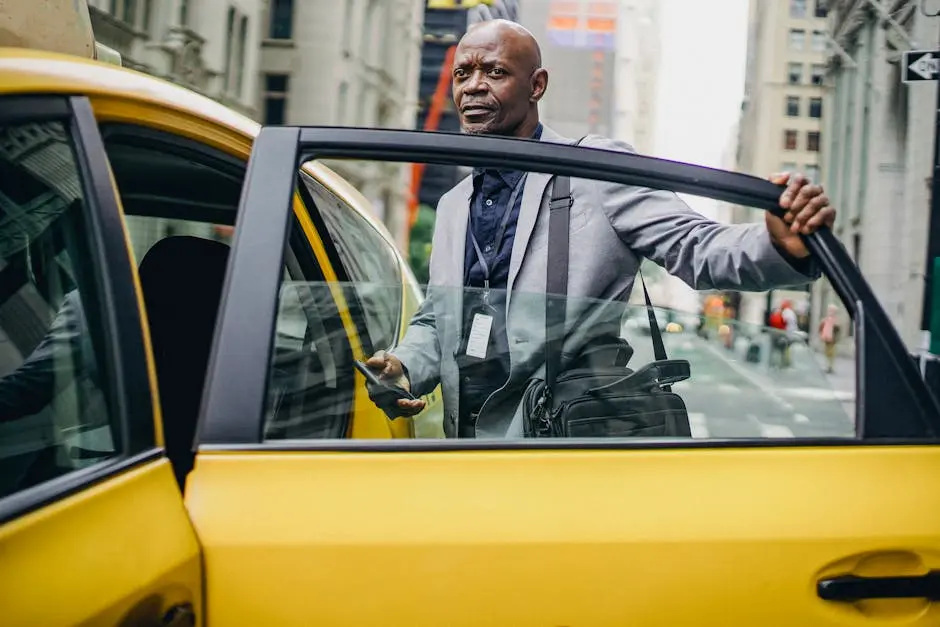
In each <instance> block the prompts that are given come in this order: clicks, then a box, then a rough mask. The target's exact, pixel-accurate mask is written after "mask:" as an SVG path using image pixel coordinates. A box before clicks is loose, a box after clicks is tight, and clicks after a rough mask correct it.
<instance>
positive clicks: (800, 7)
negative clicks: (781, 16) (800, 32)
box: [790, 0, 806, 18]
mask: <svg viewBox="0 0 940 627" xmlns="http://www.w3.org/2000/svg"><path fill="white" fill-rule="evenodd" d="M790 17H796V18H799V17H806V0H790Z"/></svg>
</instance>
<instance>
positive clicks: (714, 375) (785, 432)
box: [627, 332, 855, 438]
mask: <svg viewBox="0 0 940 627" xmlns="http://www.w3.org/2000/svg"><path fill="white" fill-rule="evenodd" d="M627 339H628V340H629V341H630V342H631V344H633V346H634V349H635V351H636V352H635V353H634V356H633V358H632V359H631V366H632V367H634V368H638V367H640V366H641V365H643V364H645V363H648V362H650V361H652V359H653V356H652V342H651V339H650V337H649V336H646V335H644V334H638V333H635V332H633V333H631V334H629V335H628V336H627ZM663 339H664V342H665V345H666V352H667V354H668V356H669V357H670V358H672V359H687V360H688V361H689V363H690V364H691V371H692V377H691V378H690V379H689V380H688V381H684V382H682V383H679V384H677V385H675V386H673V391H675V392H676V393H678V394H679V395H680V396H682V398H683V399H684V400H685V403H686V406H687V407H688V410H689V416H690V421H691V427H692V436H693V437H695V438H813V437H852V436H853V434H854V411H855V410H854V396H855V395H854V375H853V374H852V372H851V369H852V367H853V366H854V364H853V362H851V361H849V360H840V363H838V364H837V369H836V372H835V374H833V375H827V374H826V373H825V369H824V367H823V365H822V361H821V360H820V358H819V356H818V355H816V354H815V353H813V352H812V351H811V350H810V349H809V348H808V347H806V346H804V345H794V346H793V347H792V348H791V351H792V363H793V365H792V366H791V367H790V368H788V369H785V370H773V369H771V368H770V367H769V366H768V365H767V350H766V348H764V349H763V350H762V352H761V358H762V359H761V361H760V362H759V363H749V362H747V361H745V359H744V353H745V348H746V341H744V340H743V339H739V341H738V342H737V346H736V347H735V349H734V350H728V349H726V348H725V347H724V346H723V345H721V344H720V343H719V342H718V341H717V340H704V339H702V338H700V337H698V336H696V335H695V334H694V333H689V332H686V333H675V334H673V333H667V334H664V337H663Z"/></svg>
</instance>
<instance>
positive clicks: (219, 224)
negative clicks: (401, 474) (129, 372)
mask: <svg viewBox="0 0 940 627" xmlns="http://www.w3.org/2000/svg"><path fill="white" fill-rule="evenodd" d="M122 131H123V134H117V133H107V132H106V133H105V147H106V150H107V152H108V155H109V157H110V158H111V160H112V162H114V163H116V164H119V165H115V167H114V174H115V180H116V182H117V187H118V191H119V193H120V195H121V200H122V205H123V207H124V211H125V214H126V215H125V221H126V224H127V229H128V232H129V234H130V239H131V242H132V246H133V249H134V255H135V257H136V259H137V260H138V261H139V262H142V261H143V260H144V259H145V257H146V255H147V253H148V252H149V251H150V250H151V249H152V248H153V247H154V245H155V244H157V243H158V242H160V241H162V240H165V239H167V238H172V237H181V236H189V237H196V238H200V239H207V240H214V241H218V242H222V243H225V244H228V245H231V243H232V238H233V234H234V220H235V215H236V213H237V209H238V199H239V193H240V180H239V179H238V176H237V172H236V171H235V170H233V169H231V168H229V167H226V166H225V165H224V164H223V160H222V159H220V158H218V157H213V156H212V155H210V154H209V153H208V152H207V151H208V149H205V148H204V149H201V150H199V151H197V150H193V149H189V150H186V151H185V152H175V151H174V149H173V147H172V145H173V144H172V143H170V144H155V143H153V140H151V139H149V138H150V137H152V135H153V134H152V133H149V132H148V133H147V134H146V135H135V134H134V132H133V129H127V128H122ZM163 141H164V142H167V138H164V139H163ZM242 176H243V174H242ZM236 184H237V186H236ZM322 276H323V275H322V271H321V269H320V267H319V264H318V263H317V260H316V258H315V256H314V255H313V252H312V250H311V247H310V244H309V242H308V241H307V240H306V238H305V237H304V235H303V232H302V231H301V230H300V229H298V230H297V231H296V232H295V233H294V234H293V236H292V239H291V242H290V244H289V246H288V249H287V252H286V254H285V267H284V286H283V289H282V297H283V298H282V300H281V302H280V303H279V316H278V322H277V329H276V336H277V341H276V346H275V363H276V367H275V368H274V369H273V371H272V378H271V382H270V402H269V404H268V406H267V410H266V419H265V426H264V432H265V437H267V438H269V439H289V438H302V437H343V435H344V434H345V432H346V429H347V428H348V423H349V420H350V417H351V413H350V412H351V406H352V399H353V389H354V386H353V377H352V373H351V370H350V366H349V364H350V363H351V350H352V349H351V346H350V344H349V337H348V335H347V333H346V330H345V328H344V327H343V326H342V324H338V320H339V315H338V310H337V306H336V304H335V303H334V302H333V294H332V293H331V291H330V290H329V289H325V290H313V289H310V288H308V287H306V283H314V282H319V281H322ZM221 279H222V277H220V280H221ZM144 289H145V290H146V286H145V288H144ZM145 296H146V294H145ZM154 348H155V351H159V350H160V347H159V346H155V347H154ZM161 391H163V390H162V388H161ZM170 392H172V391H170Z"/></svg>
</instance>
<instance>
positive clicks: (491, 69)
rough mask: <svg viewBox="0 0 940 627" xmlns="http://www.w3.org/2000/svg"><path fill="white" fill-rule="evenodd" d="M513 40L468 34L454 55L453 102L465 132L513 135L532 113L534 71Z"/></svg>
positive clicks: (488, 35)
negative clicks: (515, 49) (530, 112)
mask: <svg viewBox="0 0 940 627" xmlns="http://www.w3.org/2000/svg"><path fill="white" fill-rule="evenodd" d="M520 57H524V55H519V54H514V51H513V46H512V41H511V40H509V41H506V40H504V41H500V38H499V37H497V36H494V35H491V34H487V35H483V36H479V35H476V34H470V35H467V36H466V37H465V38H464V40H463V41H461V42H460V45H459V46H458V47H457V54H456V56H455V58H454V73H453V92H454V104H455V105H456V106H457V112H458V115H459V117H460V127H461V129H462V130H463V132H464V133H468V134H474V135H513V134H514V133H515V132H516V130H517V129H518V128H519V126H520V125H521V124H522V123H523V122H524V121H525V119H526V117H527V116H528V115H529V106H530V102H531V100H532V98H533V81H532V77H533V72H534V69H535V68H532V67H528V65H531V64H526V63H525V59H524V58H520Z"/></svg>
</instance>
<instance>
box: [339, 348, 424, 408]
mask: <svg viewBox="0 0 940 627" xmlns="http://www.w3.org/2000/svg"><path fill="white" fill-rule="evenodd" d="M356 367H357V368H358V369H359V371H360V372H362V374H363V376H365V378H366V381H367V383H368V388H369V397H370V398H371V399H372V402H374V403H375V404H376V405H377V406H379V407H380V408H381V409H383V410H384V411H385V413H386V414H388V415H389V416H390V417H396V418H397V417H399V416H414V415H416V414H418V413H420V412H421V410H423V409H424V407H425V404H426V403H425V402H424V401H423V400H421V399H420V398H415V397H414V396H412V394H411V383H410V382H409V381H408V377H406V376H405V369H404V368H403V367H402V365H401V362H400V361H399V360H398V358H397V357H395V356H394V355H390V354H389V353H386V352H385V351H378V352H377V353H376V354H375V355H373V356H372V357H370V358H369V359H368V360H366V361H365V363H363V362H356Z"/></svg>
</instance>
